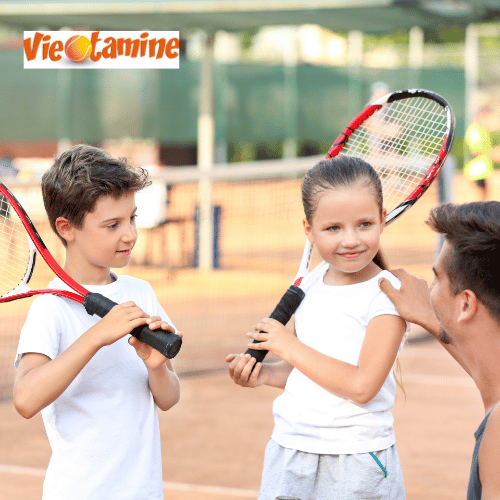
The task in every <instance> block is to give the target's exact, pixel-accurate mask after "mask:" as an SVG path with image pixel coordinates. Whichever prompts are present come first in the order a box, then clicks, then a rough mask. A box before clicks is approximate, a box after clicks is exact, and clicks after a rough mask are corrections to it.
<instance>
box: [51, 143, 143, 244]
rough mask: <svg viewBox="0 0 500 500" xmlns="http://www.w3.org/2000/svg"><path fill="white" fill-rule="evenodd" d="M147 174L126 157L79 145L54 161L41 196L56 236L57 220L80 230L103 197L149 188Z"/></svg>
mask: <svg viewBox="0 0 500 500" xmlns="http://www.w3.org/2000/svg"><path fill="white" fill-rule="evenodd" d="M149 184H150V181H149V180H148V173H147V171H146V170H144V169H143V168H134V167H132V166H131V165H129V164H128V163H127V161H126V159H125V158H113V157H111V156H109V155H108V154H107V153H106V152H105V151H103V150H102V149H99V148H96V147H93V146H89V145H87V144H79V145H77V146H73V147H72V148H70V149H69V150H68V151H66V152H64V153H63V154H61V156H59V157H58V158H55V160H54V164H53V165H52V166H51V167H50V168H49V169H48V170H47V171H46V172H45V173H44V175H43V177H42V195H43V203H44V205H45V211H46V212H47V216H48V219H49V222H50V227H51V228H52V230H53V231H54V232H55V233H56V234H57V236H58V237H59V239H60V240H61V241H62V243H63V245H64V246H66V241H65V240H64V238H61V236H60V235H59V233H58V232H57V229H56V220H57V218H58V217H64V218H65V219H67V220H68V221H69V222H70V223H71V224H73V225H74V226H75V227H77V228H81V227H82V226H83V220H84V217H85V215H86V214H87V213H89V212H92V211H93V210H94V208H95V205H96V203H97V200H98V199H99V198H101V197H102V196H113V197H114V198H119V197H120V196H122V195H123V194H126V193H130V192H137V191H140V190H141V189H143V188H144V187H146V186H148V185H149Z"/></svg>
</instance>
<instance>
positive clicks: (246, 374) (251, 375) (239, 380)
mask: <svg viewBox="0 0 500 500" xmlns="http://www.w3.org/2000/svg"><path fill="white" fill-rule="evenodd" d="M255 362H256V360H255V358H252V357H251V356H250V354H229V355H228V356H227V357H226V363H229V367H228V368H229V376H230V377H231V378H232V379H233V381H234V383H235V384H238V385H241V386H242V387H251V388H254V387H259V386H261V385H264V384H265V383H266V382H267V381H268V379H269V374H268V373H267V372H266V370H265V369H262V367H263V365H262V363H257V365H255ZM254 365H255V369H253V367H254ZM252 369H253V371H252Z"/></svg>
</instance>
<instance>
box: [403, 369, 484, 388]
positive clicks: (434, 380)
mask: <svg viewBox="0 0 500 500" xmlns="http://www.w3.org/2000/svg"><path fill="white" fill-rule="evenodd" d="M402 380H403V384H404V383H405V382H409V383H410V384H422V385H440V386H442V387H474V388H475V387H476V384H475V383H474V381H473V380H472V379H471V378H470V377H451V376H446V375H422V374H420V373H405V372H404V371H403V372H402Z"/></svg>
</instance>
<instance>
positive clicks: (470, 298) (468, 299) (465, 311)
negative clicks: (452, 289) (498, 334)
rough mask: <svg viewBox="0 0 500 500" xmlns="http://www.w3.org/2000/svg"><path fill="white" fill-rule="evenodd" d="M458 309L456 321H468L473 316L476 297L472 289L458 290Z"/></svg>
mask: <svg viewBox="0 0 500 500" xmlns="http://www.w3.org/2000/svg"><path fill="white" fill-rule="evenodd" d="M459 305H460V311H459V314H458V318H457V321H458V322H462V321H470V320H471V319H473V318H474V316H475V315H476V313H477V310H478V299H477V296H476V294H475V293H474V292H473V291H472V290H463V291H462V292H460V302H459Z"/></svg>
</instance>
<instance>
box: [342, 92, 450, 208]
mask: <svg viewBox="0 0 500 500" xmlns="http://www.w3.org/2000/svg"><path fill="white" fill-rule="evenodd" d="M446 131H447V116H446V112H445V110H444V109H443V107H442V106H440V105H439V104H438V103H437V102H435V101H433V100H431V99H426V98H421V97H415V98H409V99H404V100H399V101H395V102H393V103H390V104H388V105H386V106H384V107H383V108H381V110H380V111H378V112H376V113H375V114H374V115H373V116H371V117H370V118H369V119H368V120H366V122H364V123H363V124H362V125H361V126H360V127H359V128H358V129H357V130H355V132H354V133H353V134H352V136H351V137H350V138H349V140H348V141H347V144H346V147H345V148H344V149H343V150H342V152H341V153H340V154H342V155H346V156H355V157H358V158H362V159H363V160H365V161H367V162H368V163H370V164H371V165H372V166H373V167H374V168H375V169H376V170H377V172H378V173H379V175H380V177H381V180H382V186H383V190H384V205H385V207H386V209H387V211H388V212H390V211H391V210H392V209H394V208H395V207H396V206H398V205H399V204H400V203H401V201H402V199H405V198H406V197H407V196H409V195H410V194H411V193H412V191H413V190H414V189H415V188H416V187H417V186H418V185H419V184H420V183H421V181H422V179H423V178H424V177H425V175H426V174H427V172H428V170H429V168H430V166H431V165H432V163H433V162H434V160H435V159H436V157H437V155H438V153H439V151H440V149H441V146H442V144H443V141H444V137H445V134H446Z"/></svg>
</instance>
